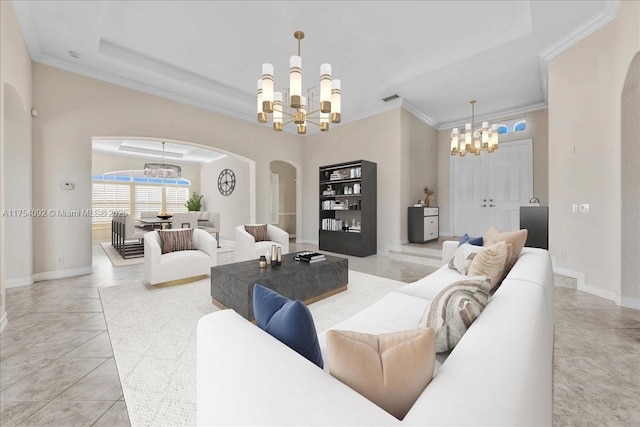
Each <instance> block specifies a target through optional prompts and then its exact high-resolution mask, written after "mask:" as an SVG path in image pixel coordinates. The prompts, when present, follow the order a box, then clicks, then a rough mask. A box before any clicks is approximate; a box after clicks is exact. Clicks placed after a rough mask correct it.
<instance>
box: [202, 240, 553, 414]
mask: <svg viewBox="0 0 640 427" xmlns="http://www.w3.org/2000/svg"><path fill="white" fill-rule="evenodd" d="M456 247H457V242H445V245H444V249H443V261H445V262H447V261H448V260H449V259H450V257H451V255H452V253H453V251H455V248H456ZM462 278H463V276H462V275H461V274H459V273H458V272H457V271H455V270H451V269H449V268H448V266H447V265H444V266H443V267H442V268H440V269H439V270H438V271H436V272H434V273H433V274H431V275H429V276H427V277H425V278H423V279H421V280H418V281H417V282H414V283H411V284H408V285H406V286H403V287H401V288H400V289H398V290H397V291H395V292H391V293H390V294H388V295H387V296H385V297H384V298H382V299H381V300H379V301H378V302H376V303H374V304H373V305H371V306H369V307H368V308H366V309H365V310H363V311H361V312H360V313H358V314H356V315H354V316H353V317H351V318H349V319H346V320H344V321H343V322H341V323H339V324H337V325H335V326H334V327H333V328H331V329H343V330H345V329H346V330H355V331H360V332H367V333H376V334H378V333H386V332H395V331H402V330H410V329H415V328H417V327H418V323H419V321H420V318H421V316H422V314H423V313H424V311H425V309H426V308H427V306H428V305H429V302H430V300H431V299H432V298H433V297H434V296H435V295H436V294H437V293H438V292H439V291H440V290H441V289H442V288H443V287H445V286H446V285H448V284H450V283H453V282H455V281H458V280H461V279H462ZM553 324H554V320H553V273H552V268H551V260H550V257H549V254H548V252H547V251H544V250H541V249H532V248H524V249H523V251H522V252H521V254H520V257H519V259H518V261H517V262H516V264H515V265H514V267H513V268H512V270H511V271H510V272H509V274H508V275H507V277H506V278H505V280H504V281H503V283H502V285H501V286H500V287H499V288H498V290H497V291H496V292H495V294H494V295H493V297H492V298H491V299H490V301H489V304H488V305H487V306H486V308H485V309H484V311H483V312H482V313H481V314H480V316H479V317H478V318H477V319H476V321H475V322H474V323H473V324H472V325H471V327H470V328H469V330H468V331H467V332H466V334H465V335H464V336H463V337H462V339H461V341H460V342H459V343H458V345H457V346H456V347H455V349H453V351H451V353H450V354H449V355H448V356H447V355H446V354H439V355H438V361H437V362H436V373H435V376H434V378H433V380H432V382H431V383H430V384H429V385H428V386H427V388H426V389H425V390H424V392H423V393H422V394H421V396H420V397H419V398H418V400H417V401H416V402H415V404H414V405H413V407H412V408H411V410H410V411H409V412H408V414H407V415H406V417H405V418H404V419H403V420H402V421H400V420H398V419H396V418H394V417H393V416H391V415H390V414H388V413H387V412H385V411H384V410H382V409H381V408H379V407H378V406H376V405H375V404H373V403H372V402H370V401H369V400H367V399H366V398H364V397H363V396H361V395H360V394H358V393H357V392H355V391H353V390H352V389H351V388H349V387H347V386H346V385H344V384H343V383H341V382H340V381H338V380H337V379H335V378H333V377H332V376H331V375H330V374H329V373H328V371H327V370H328V368H330V367H329V366H326V364H327V358H326V357H324V360H325V369H324V370H322V369H320V368H318V367H317V366H316V365H314V364H313V363H311V362H309V361H308V360H307V359H305V358H304V357H302V356H300V355H298V354H297V353H296V352H294V351H293V350H290V349H289V348H288V347H286V346H285V345H284V344H282V343H281V342H280V341H278V340H276V339H274V338H273V337H271V336H270V335H268V334H267V333H266V332H264V331H262V330H261V329H259V328H257V327H256V326H254V325H253V324H251V323H249V322H247V321H246V320H245V319H244V318H242V317H240V316H239V315H237V314H236V313H235V312H234V311H232V310H224V311H219V312H216V313H212V314H210V315H208V316H205V317H203V318H202V319H200V321H199V323H198V344H197V346H198V379H197V382H198V398H197V420H198V424H199V425H331V426H338V425H367V426H374V425H376V426H378V425H379V426H391V425H411V426H431V425H438V426H442V425H457V426H462V425H464V426H468V425H474V426H480V425H482V426H489V425H501V426H507V425H508V426H524V425H531V426H543V425H551V423H552V398H553V395H552V370H553ZM319 340H320V345H321V347H322V351H323V354H324V355H326V351H325V350H326V349H325V346H324V342H325V340H324V333H322V334H320V335H319Z"/></svg>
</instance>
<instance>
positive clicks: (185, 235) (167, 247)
mask: <svg viewBox="0 0 640 427" xmlns="http://www.w3.org/2000/svg"><path fill="white" fill-rule="evenodd" d="M159 233H160V241H161V242H162V245H161V248H162V253H163V254H167V253H169V252H177V251H191V250H193V243H192V241H193V228H181V229H178V230H160V231H159Z"/></svg>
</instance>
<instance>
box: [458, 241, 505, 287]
mask: <svg viewBox="0 0 640 427" xmlns="http://www.w3.org/2000/svg"><path fill="white" fill-rule="evenodd" d="M512 253H513V245H512V244H511V243H507V242H504V241H502V242H498V243H494V244H493V245H491V246H489V247H483V248H482V250H481V251H480V252H478V253H477V254H476V256H475V257H473V260H472V261H471V264H470V265H469V270H468V273H467V274H469V276H480V275H485V276H488V277H489V280H490V282H491V290H493V288H495V287H496V286H498V284H499V283H500V281H502V277H503V275H504V272H505V268H506V266H507V261H508V260H509V256H510V254H512Z"/></svg>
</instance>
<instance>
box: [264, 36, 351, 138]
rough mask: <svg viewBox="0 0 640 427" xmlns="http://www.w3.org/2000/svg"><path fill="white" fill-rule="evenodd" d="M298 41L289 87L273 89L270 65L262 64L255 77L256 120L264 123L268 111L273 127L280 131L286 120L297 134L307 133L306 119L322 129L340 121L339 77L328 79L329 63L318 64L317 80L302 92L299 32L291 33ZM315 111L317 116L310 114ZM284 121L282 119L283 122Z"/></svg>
mask: <svg viewBox="0 0 640 427" xmlns="http://www.w3.org/2000/svg"><path fill="white" fill-rule="evenodd" d="M293 37H295V39H296V40H298V54H297V55H294V56H292V57H291V58H290V60H289V88H288V89H285V90H284V92H279V91H278V92H276V91H275V83H274V71H273V65H272V64H268V63H266V64H262V78H260V79H258V93H257V95H258V96H257V98H258V99H257V101H258V122H259V123H267V122H268V121H269V114H271V117H272V121H273V130H275V131H281V130H282V129H283V127H284V126H285V125H287V124H289V123H294V124H295V125H296V126H297V131H298V134H300V135H304V134H305V133H307V122H309V123H313V124H314V125H317V126H319V127H320V130H321V131H323V132H326V131H328V130H329V123H340V120H341V117H340V113H341V93H340V80H337V79H332V78H331V64H322V65H320V83H319V84H318V85H316V86H313V87H311V88H309V89H307V91H306V96H303V95H302V94H303V92H302V57H301V56H300V40H302V39H303V38H304V33H303V32H302V31H296V32H295V33H293ZM316 113H318V115H317V116H313V115H314V114H316ZM285 120H286V121H285Z"/></svg>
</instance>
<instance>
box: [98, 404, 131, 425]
mask: <svg viewBox="0 0 640 427" xmlns="http://www.w3.org/2000/svg"><path fill="white" fill-rule="evenodd" d="M130 425H131V423H130V422H129V414H128V413H127V405H126V404H125V403H124V401H119V402H116V403H115V405H113V406H112V407H111V408H109V410H108V411H107V412H106V413H105V414H104V415H103V416H102V417H101V418H100V419H99V420H98V421H96V423H95V424H94V425H93V426H92V427H128V426H130Z"/></svg>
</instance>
